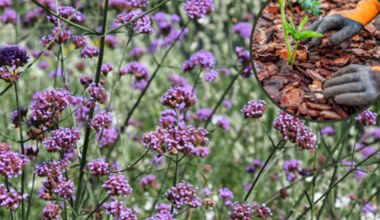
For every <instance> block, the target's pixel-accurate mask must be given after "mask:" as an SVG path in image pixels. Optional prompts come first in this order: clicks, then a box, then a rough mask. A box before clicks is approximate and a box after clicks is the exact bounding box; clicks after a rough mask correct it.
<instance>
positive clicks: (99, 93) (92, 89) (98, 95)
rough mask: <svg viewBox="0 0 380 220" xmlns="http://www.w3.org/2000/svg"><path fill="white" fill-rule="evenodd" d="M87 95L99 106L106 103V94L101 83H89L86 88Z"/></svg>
mask: <svg viewBox="0 0 380 220" xmlns="http://www.w3.org/2000/svg"><path fill="white" fill-rule="evenodd" d="M87 91H88V93H89V94H90V96H91V98H93V99H94V100H95V101H97V102H99V103H100V104H104V103H106V102H107V98H108V95H107V92H106V90H105V89H104V88H103V85H102V84H101V83H95V82H93V83H91V84H90V85H89V86H88V88H87Z"/></svg>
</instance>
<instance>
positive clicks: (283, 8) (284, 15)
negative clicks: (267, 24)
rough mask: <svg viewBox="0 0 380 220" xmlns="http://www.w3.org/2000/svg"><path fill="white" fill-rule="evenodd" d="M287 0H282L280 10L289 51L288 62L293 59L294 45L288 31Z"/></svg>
mask: <svg viewBox="0 0 380 220" xmlns="http://www.w3.org/2000/svg"><path fill="white" fill-rule="evenodd" d="M285 4H286V0H280V12H281V23H282V29H283V32H284V38H285V45H286V50H287V52H288V62H289V63H291V59H292V46H291V45H290V40H289V33H288V26H287V24H288V22H287V21H286V12H285Z"/></svg>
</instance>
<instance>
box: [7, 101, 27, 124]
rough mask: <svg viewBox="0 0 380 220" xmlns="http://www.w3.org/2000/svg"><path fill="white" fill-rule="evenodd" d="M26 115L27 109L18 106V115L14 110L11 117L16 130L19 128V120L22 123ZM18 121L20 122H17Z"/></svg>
mask: <svg viewBox="0 0 380 220" xmlns="http://www.w3.org/2000/svg"><path fill="white" fill-rule="evenodd" d="M27 114H28V108H25V107H23V106H20V115H19V110H14V111H13V112H12V115H11V120H12V124H13V125H14V126H15V127H16V128H18V127H19V126H20V120H21V121H22V120H23V119H24V118H25V117H26V115H27ZM19 119H20V120H19Z"/></svg>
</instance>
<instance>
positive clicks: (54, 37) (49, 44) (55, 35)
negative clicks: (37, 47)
mask: <svg viewBox="0 0 380 220" xmlns="http://www.w3.org/2000/svg"><path fill="white" fill-rule="evenodd" d="M70 38H71V31H70V30H69V29H61V28H59V27H54V28H53V29H52V30H51V32H50V34H49V35H48V36H43V37H42V38H41V45H42V46H43V47H45V48H47V49H48V50H51V49H52V48H53V47H54V45H55V44H56V43H57V44H64V43H66V42H67V41H68V40H69V39H70Z"/></svg>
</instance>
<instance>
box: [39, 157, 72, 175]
mask: <svg viewBox="0 0 380 220" xmlns="http://www.w3.org/2000/svg"><path fill="white" fill-rule="evenodd" d="M68 166H69V163H68V162H67V161H66V160H61V161H54V160H52V161H48V162H42V163H38V164H36V165H35V166H34V173H36V174H37V176H39V177H51V178H56V177H59V176H62V174H63V172H64V170H65V169H66V168H67V167H68Z"/></svg>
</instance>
